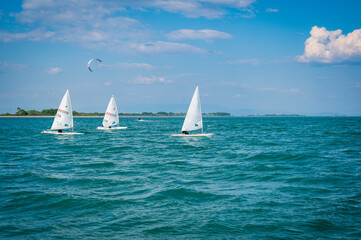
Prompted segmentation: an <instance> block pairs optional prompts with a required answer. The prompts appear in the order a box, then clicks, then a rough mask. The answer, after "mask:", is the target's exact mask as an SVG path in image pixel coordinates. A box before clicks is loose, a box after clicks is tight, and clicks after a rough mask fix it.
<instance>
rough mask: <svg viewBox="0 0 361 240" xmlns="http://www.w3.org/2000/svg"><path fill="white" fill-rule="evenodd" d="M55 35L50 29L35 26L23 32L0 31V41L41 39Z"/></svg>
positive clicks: (35, 40)
mask: <svg viewBox="0 0 361 240" xmlns="http://www.w3.org/2000/svg"><path fill="white" fill-rule="evenodd" d="M54 35H55V33H54V32H52V31H47V30H46V29H45V28H43V27H42V28H37V29H34V30H32V31H29V32H23V33H11V32H6V31H0V41H2V42H14V41H22V40H28V41H33V42H37V41H41V40H44V39H50V38H51V37H53V36H54Z"/></svg>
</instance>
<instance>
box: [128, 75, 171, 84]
mask: <svg viewBox="0 0 361 240" xmlns="http://www.w3.org/2000/svg"><path fill="white" fill-rule="evenodd" d="M171 82H172V81H171V80H168V79H165V78H164V77H156V76H151V77H143V76H138V77H136V78H135V79H134V80H133V81H131V83H134V84H154V83H171Z"/></svg>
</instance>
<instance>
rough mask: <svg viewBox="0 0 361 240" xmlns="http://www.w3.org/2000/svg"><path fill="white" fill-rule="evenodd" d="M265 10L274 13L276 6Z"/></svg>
mask: <svg viewBox="0 0 361 240" xmlns="http://www.w3.org/2000/svg"><path fill="white" fill-rule="evenodd" d="M266 12H268V13H276V12H278V9H276V8H267V9H266Z"/></svg>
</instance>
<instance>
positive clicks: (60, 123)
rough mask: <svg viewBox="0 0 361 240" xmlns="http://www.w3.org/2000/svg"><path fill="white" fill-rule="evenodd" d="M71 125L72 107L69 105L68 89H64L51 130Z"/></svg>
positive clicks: (70, 126)
mask: <svg viewBox="0 0 361 240" xmlns="http://www.w3.org/2000/svg"><path fill="white" fill-rule="evenodd" d="M72 127H73V109H72V107H71V102H70V95H69V90H66V92H65V95H64V97H63V99H62V100H61V103H60V106H59V109H58V112H57V113H56V115H55V118H54V122H53V125H52V126H51V130H60V129H68V128H72Z"/></svg>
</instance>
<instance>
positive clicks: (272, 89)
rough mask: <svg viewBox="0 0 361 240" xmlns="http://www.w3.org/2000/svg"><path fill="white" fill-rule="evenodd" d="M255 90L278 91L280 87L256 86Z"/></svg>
mask: <svg viewBox="0 0 361 240" xmlns="http://www.w3.org/2000/svg"><path fill="white" fill-rule="evenodd" d="M257 90H258V91H262V92H278V91H280V89H278V88H275V87H265V88H258V89H257Z"/></svg>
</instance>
